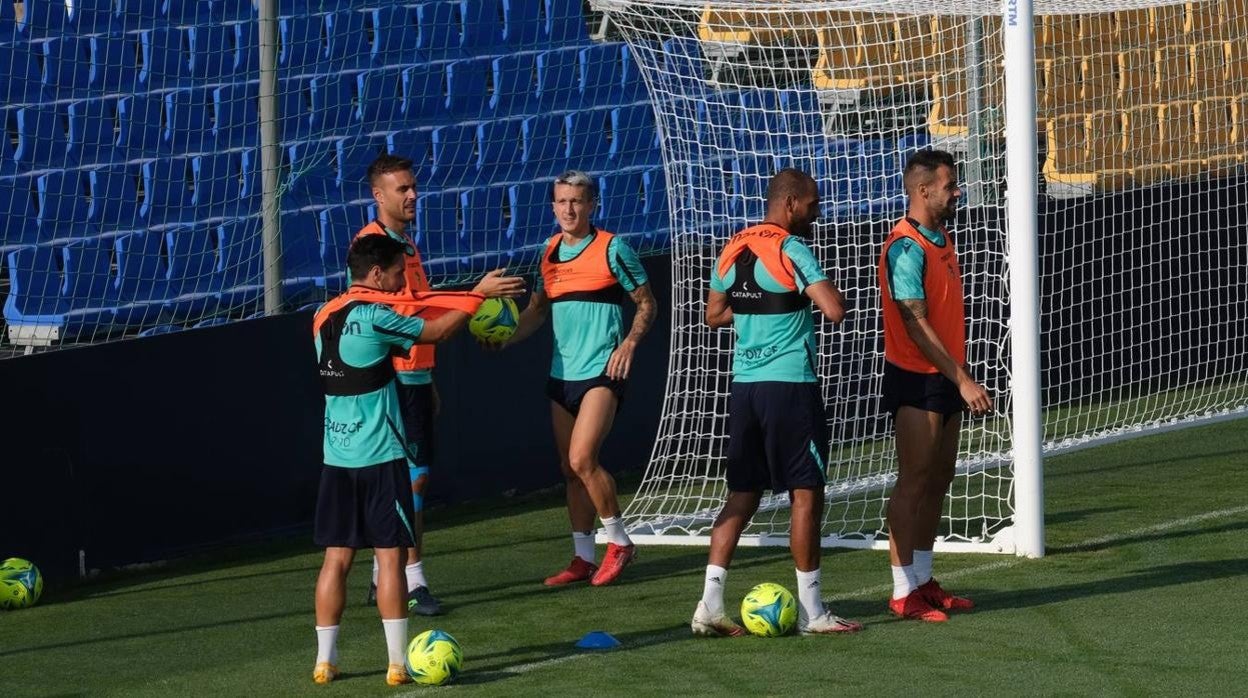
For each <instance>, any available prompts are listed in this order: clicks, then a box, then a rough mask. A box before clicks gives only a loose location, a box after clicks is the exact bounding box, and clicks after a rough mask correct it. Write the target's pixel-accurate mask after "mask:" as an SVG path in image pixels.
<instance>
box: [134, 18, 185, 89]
mask: <svg viewBox="0 0 1248 698" xmlns="http://www.w3.org/2000/svg"><path fill="white" fill-rule="evenodd" d="M186 42H187V39H186V33H185V31H183V30H182V29H179V28H177V27H154V28H152V29H147V30H145V31H143V32H142V33H141V34H140V35H139V46H140V50H141V51H142V54H143V68H142V70H140V71H139V86H140V87H141V88H142V89H143V90H145V91H151V90H159V89H162V88H166V87H177V86H179V85H182V84H183V83H185V82H186V81H187V80H188V79H189V78H190V76H191V61H190V56H189V55H188V53H187V45H186Z"/></svg>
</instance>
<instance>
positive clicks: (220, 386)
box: [0, 257, 671, 584]
mask: <svg viewBox="0 0 1248 698" xmlns="http://www.w3.org/2000/svg"><path fill="white" fill-rule="evenodd" d="M669 264H670V262H669V259H668V258H667V257H652V258H648V259H647V260H645V266H646V269H647V271H648V272H649V274H650V276H651V280H652V285H653V287H654V290H655V295H656V297H657V299H658V303H659V310H660V312H659V317H658V319H657V320H656V321H655V324H654V327H653V329H652V330H651V333H650V335H649V336H648V337H647V338H646V339H645V341H644V342H643V343H642V345H641V347H640V348H639V349H638V354H637V357H636V363H635V366H634V368H633V374H632V380H631V381H630V384H629V389H628V395H627V397H626V400H625V403H624V406H623V408H622V409H621V411H620V414H619V416H618V418H617V420H616V424H615V428H614V430H613V432H612V435H611V437H610V438H609V439H608V440H607V443H606V445H605V447H604V449H603V462H604V463H605V465H607V467H609V468H610V469H612V470H616V471H619V470H624V469H635V468H638V467H641V466H642V465H644V463H645V462H646V460H647V459H648V457H649V455H650V447H651V445H652V444H653V441H654V434H655V431H656V429H657V427H658V419H659V408H660V403H661V396H662V391H663V388H664V385H665V381H666V372H667V356H668V344H669V342H668V335H669V325H670V322H669V319H668V318H669V304H670V289H671V281H670V279H671V274H670V269H669ZM630 319H631V315H628V316H626V320H625V321H626V322H628V321H629V320H630ZM549 360H550V332H549V329H548V328H546V329H544V330H543V331H540V332H539V333H538V334H537V335H535V336H534V337H532V338H531V339H529V340H528V341H526V342H524V343H523V344H520V345H517V346H516V347H513V348H511V349H509V350H507V351H504V352H501V353H485V352H482V351H481V350H480V349H478V348H477V346H476V344H475V342H474V341H473V340H472V338H471V337H470V336H469V335H468V334H467V333H463V334H461V335H460V336H458V337H456V338H455V339H454V340H452V341H451V342H450V343H449V344H447V345H445V346H442V347H440V348H439V351H438V369H437V372H436V381H437V384H438V387H439V390H440V392H441V394H442V398H443V411H442V415H441V417H440V418H439V421H438V425H437V426H438V434H439V438H440V442H439V449H438V453H437V458H436V461H435V463H434V472H433V475H432V481H431V488H432V492H431V499H432V500H434V501H443V502H450V501H459V500H463V499H468V498H474V497H481V496H485V495H491V494H498V493H502V492H507V491H510V490H516V491H526V490H533V489H537V488H541V487H546V486H549V485H552V484H555V483H557V482H559V481H561V476H560V475H559V466H558V461H557V459H556V457H555V453H554V445H553V440H552V437H551V435H550V418H549V406H548V405H549V403H548V401H547V399H546V398H545V393H544V386H545V377H546V370H547V368H548V366H549ZM0 391H2V392H0V441H2V442H3V446H2V447H0V499H2V501H3V502H4V518H5V523H4V525H3V526H0V557H8V556H12V555H17V556H21V557H26V558H29V559H32V560H35V561H36V563H37V564H38V565H39V566H40V567H41V568H42V569H43V570H44V572H45V573H47V574H48V575H49V577H50V580H51V582H52V583H54V584H55V583H56V582H57V580H58V579H60V580H62V581H63V580H65V579H67V578H68V577H70V576H72V575H74V574H76V571H77V569H78V564H79V561H78V551H79V550H82V551H85V559H86V566H87V567H88V568H108V567H114V566H120V565H124V564H129V563H134V562H141V561H147V560H154V559H161V558H165V557H169V556H171V555H175V554H178V553H181V552H185V551H188V550H192V549H195V548H198V547H202V546H206V545H213V544H220V543H224V542H229V541H234V540H242V539H254V538H256V537H258V536H263V535H264V534H265V533H268V532H274V531H279V530H282V529H290V528H294V527H302V526H306V525H307V524H308V522H309V521H310V520H311V514H312V508H313V503H314V499H315V493H316V484H317V477H318V469H319V467H320V466H319V463H320V449H321V442H320V438H321V431H320V424H321V420H322V416H323V412H322V410H323V399H322V397H321V394H320V390H319V382H318V380H317V377H316V370H315V359H314V355H313V349H312V341H311V314H310V313H307V312H305V313H296V314H291V315H284V316H280V317H275V318H268V319H264V320H253V321H248V322H239V323H234V324H231V325H225V326H221V327H214V328H208V329H203V330H197V331H194V332H184V333H176V334H169V335H161V336H156V337H151V338H147V339H141V340H133V341H124V342H116V343H111V344H104V345H99V346H92V347H84V348H81V349H70V350H65V351H57V352H51V353H47V354H40V355H34V356H29V357H22V358H16V359H10V360H7V361H0Z"/></svg>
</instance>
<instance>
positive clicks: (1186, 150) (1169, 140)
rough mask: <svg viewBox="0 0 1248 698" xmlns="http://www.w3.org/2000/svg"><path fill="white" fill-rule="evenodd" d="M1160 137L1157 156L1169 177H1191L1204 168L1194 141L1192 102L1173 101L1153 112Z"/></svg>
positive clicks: (1194, 120)
mask: <svg viewBox="0 0 1248 698" xmlns="http://www.w3.org/2000/svg"><path fill="white" fill-rule="evenodd" d="M1157 120H1158V126H1159V137H1160V140H1159V141H1158V143H1157V157H1158V159H1159V161H1160V162H1161V163H1162V164H1163V165H1165V167H1166V171H1167V172H1168V173H1169V174H1170V176H1171V177H1179V178H1182V177H1192V176H1195V175H1198V174H1200V173H1201V172H1203V171H1204V169H1205V158H1204V157H1203V156H1202V153H1201V151H1200V144H1199V143H1198V142H1197V140H1196V134H1197V126H1196V101H1195V100H1175V101H1172V102H1166V103H1165V104H1162V105H1161V108H1160V109H1159V110H1158V111H1157Z"/></svg>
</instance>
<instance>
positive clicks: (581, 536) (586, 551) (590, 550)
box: [572, 531, 596, 564]
mask: <svg viewBox="0 0 1248 698" xmlns="http://www.w3.org/2000/svg"><path fill="white" fill-rule="evenodd" d="M572 549H573V550H575V551H576V556H577V557H579V558H581V559H582V560H584V561H585V562H588V563H590V564H593V562H594V560H595V559H596V558H595V553H594V532H593V531H585V532H581V531H573V532H572Z"/></svg>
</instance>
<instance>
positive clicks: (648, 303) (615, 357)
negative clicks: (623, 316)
mask: <svg viewBox="0 0 1248 698" xmlns="http://www.w3.org/2000/svg"><path fill="white" fill-rule="evenodd" d="M628 295H629V296H630V297H631V298H632V299H633V302H634V303H636V304H637V312H636V314H634V315H633V326H632V329H630V330H629V332H628V336H627V337H625V338H624V341H622V342H620V346H618V347H616V348H615V351H613V352H611V356H610V358H608V359H607V377H608V378H612V379H615V380H624V379H625V378H628V372H629V371H630V370H632V367H633V352H635V351H636V350H637V342H639V341H641V338H642V337H644V336H646V333H647V332H649V331H650V325H653V324H654V316H655V314H656V313H657V312H658V306H657V304H656V303H655V302H654V293H653V292H652V291H651V290H650V284H648V283H646V284H642V285H641V286H638V287H637V288H635V289H633V290H632V292H631V293H629V294H628Z"/></svg>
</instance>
